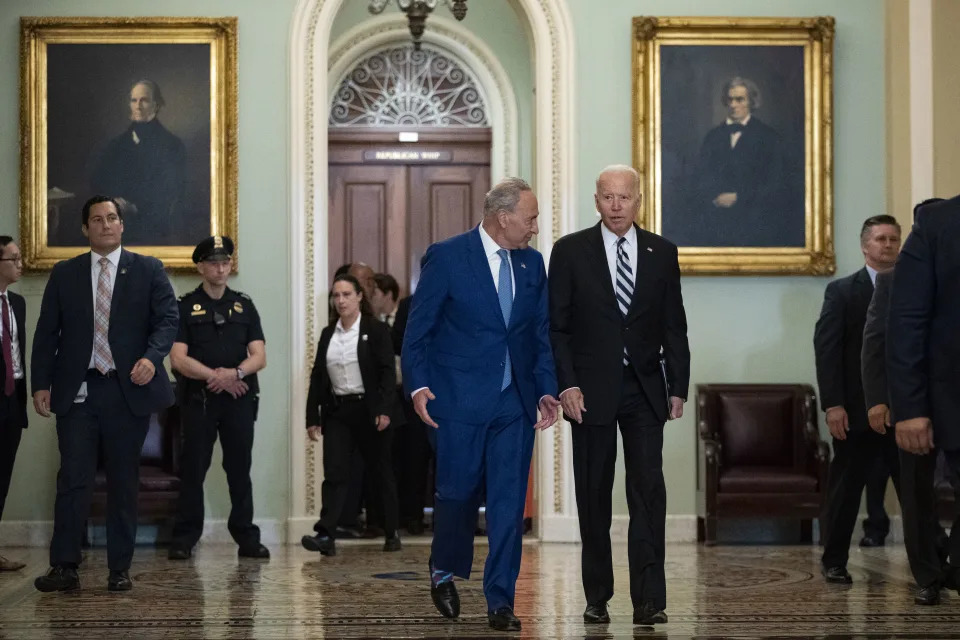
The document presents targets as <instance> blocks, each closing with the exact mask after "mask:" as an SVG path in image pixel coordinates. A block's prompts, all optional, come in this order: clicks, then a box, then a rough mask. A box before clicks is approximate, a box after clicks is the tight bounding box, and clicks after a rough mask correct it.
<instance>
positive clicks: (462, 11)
mask: <svg viewBox="0 0 960 640" xmlns="http://www.w3.org/2000/svg"><path fill="white" fill-rule="evenodd" d="M439 2H440V0H397V6H398V7H399V8H400V11H403V12H404V13H405V14H407V21H408V22H409V23H410V35H412V36H413V48H414V49H415V50H417V51H419V50H420V38H421V37H423V29H424V27H426V25H427V16H429V15H430V13H431V12H432V11H433V10H434V9H435V8H436V7H437V4H439ZM389 3H390V0H370V7H369V9H370V13H383V10H384V9H385V8H386V6H387V4H389ZM443 3H444V4H445V5H447V7H448V8H449V9H450V11H451V12H453V17H454V18H456V19H457V20H463V18H464V17H465V16H466V15H467V0H443Z"/></svg>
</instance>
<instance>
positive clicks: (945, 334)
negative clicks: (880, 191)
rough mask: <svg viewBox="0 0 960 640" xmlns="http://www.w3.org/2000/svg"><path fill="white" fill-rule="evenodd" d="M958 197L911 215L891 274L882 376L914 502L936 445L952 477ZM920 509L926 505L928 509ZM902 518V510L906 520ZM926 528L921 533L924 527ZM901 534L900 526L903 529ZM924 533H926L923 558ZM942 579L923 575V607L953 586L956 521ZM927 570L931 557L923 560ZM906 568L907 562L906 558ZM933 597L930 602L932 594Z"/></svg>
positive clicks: (959, 563) (958, 432) (956, 456)
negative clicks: (911, 474) (918, 468)
mask: <svg viewBox="0 0 960 640" xmlns="http://www.w3.org/2000/svg"><path fill="white" fill-rule="evenodd" d="M958 273H960V197H954V198H951V199H950V200H945V201H942V202H936V203H931V204H929V205H927V206H924V207H922V208H921V209H920V210H919V211H918V212H917V213H916V218H915V221H914V225H913V232H912V233H911V234H910V237H908V238H907V242H906V243H905V244H904V247H903V251H902V252H901V253H900V258H899V259H898V260H897V266H896V269H895V270H894V274H893V287H892V289H891V291H890V312H889V317H888V319H887V348H886V360H887V379H888V383H889V386H890V410H891V413H892V421H894V422H895V425H896V427H895V429H896V439H897V444H898V445H899V446H900V448H901V449H903V450H904V451H906V452H909V453H911V454H914V455H916V456H923V457H925V458H926V460H927V462H926V464H924V465H923V467H924V469H923V470H922V475H921V473H920V472H918V474H917V493H916V495H917V496H918V498H920V497H927V493H926V486H927V484H928V483H931V484H932V473H933V471H932V467H933V463H932V462H931V461H930V460H931V459H932V456H933V455H934V452H935V450H936V448H939V449H941V450H942V451H943V452H944V455H945V457H946V461H947V466H948V467H949V468H950V471H951V473H953V474H954V475H955V476H956V474H957V473H958V472H960V375H958V374H957V371H958V365H957V363H958V362H960V332H958V330H957V327H960V278H958V277H957V275H958ZM932 506H933V505H928V507H927V508H932ZM906 516H907V513H904V517H905V518H906ZM928 531H929V529H928ZM905 533H906V526H905ZM929 538H930V533H927V535H926V548H927V552H926V553H927V555H929V554H930V550H929ZM949 548H950V564H951V570H950V572H949V574H948V575H947V576H937V575H936V574H937V572H936V570H933V571H929V579H932V582H930V583H929V584H927V585H925V584H924V583H923V582H921V579H922V578H921V576H920V575H917V574H916V573H915V574H914V577H916V578H917V583H918V585H919V586H920V587H921V592H920V593H919V594H918V597H920V596H924V595H925V594H924V593H923V591H924V589H923V587H925V586H926V587H928V591H930V593H929V596H930V599H931V602H927V603H923V604H936V602H939V592H940V587H941V586H950V587H951V588H956V584H957V583H956V576H955V574H956V572H957V571H958V568H960V517H958V518H957V520H955V521H954V523H953V526H952V527H951V528H950V543H949ZM925 564H926V565H928V566H929V567H931V568H932V567H933V560H932V558H931V559H929V560H927V562H926V563H925ZM911 568H913V562H912V559H911ZM934 596H935V597H934Z"/></svg>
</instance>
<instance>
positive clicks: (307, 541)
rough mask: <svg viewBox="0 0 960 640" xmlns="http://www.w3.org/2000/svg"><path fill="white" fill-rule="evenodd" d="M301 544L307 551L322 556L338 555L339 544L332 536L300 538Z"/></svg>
mask: <svg viewBox="0 0 960 640" xmlns="http://www.w3.org/2000/svg"><path fill="white" fill-rule="evenodd" d="M300 544H302V545H303V548H304V549H306V550H307V551H319V552H320V555H324V556H335V555H337V543H336V542H334V541H333V538H331V537H330V536H321V535H315V536H303V537H302V538H300Z"/></svg>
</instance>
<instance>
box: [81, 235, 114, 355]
mask: <svg viewBox="0 0 960 640" xmlns="http://www.w3.org/2000/svg"><path fill="white" fill-rule="evenodd" d="M121 250H122V249H121V248H120V247H117V248H116V249H114V250H113V251H111V252H110V253H108V254H107V255H105V256H101V255H100V254H99V253H96V252H94V251H91V252H90V283H91V284H92V285H93V324H94V328H93V332H94V333H93V336H94V339H96V336H97V333H96V332H97V328H96V323H97V319H96V316H97V284H98V282H99V281H100V258H106V259H107V260H109V261H110V294H111V297H112V296H113V286H114V285H115V284H116V283H117V267H118V266H119V265H120V252H121ZM93 351H94V350H93V349H90V364H89V365H88V366H87V368H88V369H95V368H96V365H95V364H94V361H93ZM107 351H110V344H109V343H107ZM110 358H111V359H113V354H112V353H111V354H110Z"/></svg>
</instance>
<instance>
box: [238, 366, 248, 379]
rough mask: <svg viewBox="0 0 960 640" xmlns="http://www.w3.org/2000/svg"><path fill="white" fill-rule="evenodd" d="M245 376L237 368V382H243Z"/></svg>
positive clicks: (241, 370)
mask: <svg viewBox="0 0 960 640" xmlns="http://www.w3.org/2000/svg"><path fill="white" fill-rule="evenodd" d="M245 375H247V374H246V373H244V372H243V369H241V368H240V367H237V380H243V376H245Z"/></svg>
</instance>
